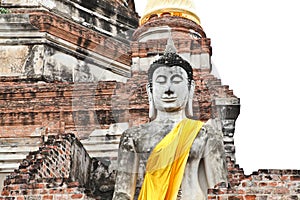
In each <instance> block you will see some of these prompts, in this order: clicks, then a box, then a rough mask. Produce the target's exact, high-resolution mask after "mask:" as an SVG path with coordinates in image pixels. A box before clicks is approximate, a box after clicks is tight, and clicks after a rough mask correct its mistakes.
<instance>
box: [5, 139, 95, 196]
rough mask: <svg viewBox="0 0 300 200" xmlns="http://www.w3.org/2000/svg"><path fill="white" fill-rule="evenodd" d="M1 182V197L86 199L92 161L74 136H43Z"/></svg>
mask: <svg viewBox="0 0 300 200" xmlns="http://www.w3.org/2000/svg"><path fill="white" fill-rule="evenodd" d="M41 139H43V144H42V145H41V147H40V148H39V150H37V151H34V152H30V153H29V154H28V155H27V156H26V158H25V159H24V160H23V161H22V162H21V163H20V166H19V167H18V169H16V170H15V171H14V172H13V173H11V174H10V175H9V176H8V177H7V178H6V180H5V181H4V188H3V190H2V192H1V196H0V199H3V200H4V199H10V200H14V199H16V200H17V199H18V200H24V199H49V200H50V199H65V200H67V199H85V196H86V195H85V193H84V192H85V190H86V188H88V184H89V178H90V168H91V163H92V160H91V158H90V157H89V155H88V154H87V152H86V151H85V149H84V148H83V147H82V145H81V144H80V143H79V141H78V140H77V139H76V138H75V136H74V135H56V136H53V135H49V136H48V135H46V136H44V137H43V138H41Z"/></svg>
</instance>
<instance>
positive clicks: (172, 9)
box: [140, 0, 200, 25]
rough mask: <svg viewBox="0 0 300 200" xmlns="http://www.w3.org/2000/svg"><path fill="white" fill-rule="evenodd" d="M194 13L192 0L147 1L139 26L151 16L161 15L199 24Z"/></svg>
mask: <svg viewBox="0 0 300 200" xmlns="http://www.w3.org/2000/svg"><path fill="white" fill-rule="evenodd" d="M195 13H196V9H195V5H194V3H193V0H148V3H147V6H146V8H145V11H144V14H143V16H142V17H141V20H140V24H141V25H143V24H144V23H146V22H147V21H148V20H149V19H150V18H151V17H153V16H161V15H163V14H170V15H171V16H179V17H183V18H187V19H190V20H192V21H194V22H196V23H197V24H200V19H199V17H198V16H197V15H196V14H195Z"/></svg>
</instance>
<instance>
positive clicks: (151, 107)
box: [146, 83, 156, 121]
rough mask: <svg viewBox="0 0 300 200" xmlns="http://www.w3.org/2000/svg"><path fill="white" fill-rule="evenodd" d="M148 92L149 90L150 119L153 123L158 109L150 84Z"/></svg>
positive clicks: (147, 88)
mask: <svg viewBox="0 0 300 200" xmlns="http://www.w3.org/2000/svg"><path fill="white" fill-rule="evenodd" d="M146 90H147V94H148V101H149V118H150V120H151V121H152V120H154V119H155V118H156V109H155V106H154V101H153V95H152V92H151V87H150V84H149V83H148V84H147V86H146Z"/></svg>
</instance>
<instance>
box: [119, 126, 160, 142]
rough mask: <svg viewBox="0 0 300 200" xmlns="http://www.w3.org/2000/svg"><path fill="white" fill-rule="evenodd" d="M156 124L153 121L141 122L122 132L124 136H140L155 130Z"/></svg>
mask: <svg viewBox="0 0 300 200" xmlns="http://www.w3.org/2000/svg"><path fill="white" fill-rule="evenodd" d="M154 127H155V125H154V124H153V123H152V122H149V123H145V124H141V125H139V126H133V127H130V128H128V129H127V130H125V131H124V132H123V134H122V136H123V137H130V138H134V139H135V138H138V137H140V136H141V135H144V134H146V133H149V131H151V130H153V128H154Z"/></svg>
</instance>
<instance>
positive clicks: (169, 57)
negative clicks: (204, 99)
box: [148, 37, 193, 91]
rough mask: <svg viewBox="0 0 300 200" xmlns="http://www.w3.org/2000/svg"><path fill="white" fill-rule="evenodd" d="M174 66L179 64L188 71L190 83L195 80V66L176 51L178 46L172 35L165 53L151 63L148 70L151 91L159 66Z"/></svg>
mask: <svg viewBox="0 0 300 200" xmlns="http://www.w3.org/2000/svg"><path fill="white" fill-rule="evenodd" d="M173 66H179V67H181V68H183V69H184V70H185V71H186V73H187V75H188V82H189V85H190V84H191V81H192V80H193V68H192V66H191V65H190V63H189V62H187V61H186V60H184V59H183V58H182V57H181V56H179V55H178V54H177V53H176V48H175V46H174V43H173V40H172V39H171V37H169V39H168V43H167V46H166V49H165V52H164V54H163V55H162V56H161V57H159V58H158V59H157V60H155V61H154V62H153V63H152V64H151V65H150V68H149V70H148V82H149V85H150V89H151V91H152V77H153V73H154V71H155V70H156V69H157V68H159V67H173Z"/></svg>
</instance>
